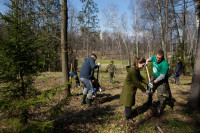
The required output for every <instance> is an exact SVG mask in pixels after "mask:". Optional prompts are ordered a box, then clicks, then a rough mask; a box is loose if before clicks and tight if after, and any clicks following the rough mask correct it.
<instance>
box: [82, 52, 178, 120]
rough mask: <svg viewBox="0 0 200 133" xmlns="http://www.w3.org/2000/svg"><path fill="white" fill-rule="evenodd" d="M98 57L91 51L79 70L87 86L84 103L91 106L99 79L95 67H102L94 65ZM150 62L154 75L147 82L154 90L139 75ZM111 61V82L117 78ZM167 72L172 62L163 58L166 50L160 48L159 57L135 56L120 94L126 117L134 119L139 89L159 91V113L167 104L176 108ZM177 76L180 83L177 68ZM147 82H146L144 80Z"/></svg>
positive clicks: (150, 92)
mask: <svg viewBox="0 0 200 133" xmlns="http://www.w3.org/2000/svg"><path fill="white" fill-rule="evenodd" d="M96 59H97V56H96V55H95V54H92V55H91V56H90V57H88V58H87V59H85V61H84V62H83V64H82V67H81V69H80V81H81V82H82V83H83V85H84V90H83V95H82V100H81V103H82V104H87V106H88V107H90V106H92V103H91V101H92V92H93V88H94V84H92V83H93V82H94V81H95V80H96V79H95V78H94V69H96V68H99V67H100V66H101V64H100V63H97V64H95V61H96ZM148 62H152V65H153V73H152V76H151V81H150V82H149V83H147V86H148V88H150V89H151V90H153V91H150V90H149V89H148V88H146V86H145V87H144V86H143V84H142V83H145V80H144V78H143V77H142V76H141V75H140V69H142V68H143V67H144V66H146V65H147V64H148ZM113 63H114V62H113V61H111V64H110V65H108V67H107V69H106V71H108V69H110V82H111V83H112V78H113V77H114V73H115V71H116V67H115V66H114V64H113ZM168 71H169V64H168V62H167V61H166V60H165V58H164V51H163V50H159V51H158V52H157V53H156V56H152V57H149V58H148V59H147V60H145V59H144V58H136V59H135V61H134V65H133V66H132V67H130V68H128V69H127V76H126V79H125V82H124V85H123V88H122V92H121V94H120V99H119V101H120V103H121V104H122V105H124V107H125V117H126V120H128V121H130V120H132V118H133V117H132V116H133V114H132V110H131V108H132V106H134V105H135V96H136V92H137V88H139V89H140V90H141V91H142V92H144V93H146V94H147V96H148V95H151V94H152V93H154V92H155V91H156V90H157V97H158V103H159V105H158V113H159V114H162V112H163V110H164V108H165V106H166V105H167V104H168V105H169V106H170V107H172V108H173V105H174V104H173V103H174V100H173V98H172V94H171V91H170V86H169V82H168V78H169V77H168ZM175 74H176V75H175V76H174V78H175V79H176V81H177V82H179V75H180V72H177V71H176V70H175ZM145 84H146V83H145ZM87 94H88V98H87V101H86V97H87Z"/></svg>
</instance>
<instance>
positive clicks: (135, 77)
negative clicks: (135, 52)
mask: <svg viewBox="0 0 200 133" xmlns="http://www.w3.org/2000/svg"><path fill="white" fill-rule="evenodd" d="M145 63H146V60H145V59H144V58H136V59H135V62H134V67H131V68H128V70H127V71H128V73H127V76H126V79H125V83H124V85H123V88H122V92H121V95H120V103H121V104H123V105H124V106H125V117H126V120H128V121H131V120H132V114H131V111H132V110H131V107H132V106H134V105H135V95H136V91H137V88H139V89H140V90H141V91H142V92H144V93H145V92H146V93H147V94H150V91H149V90H146V89H145V88H144V86H143V85H142V84H141V83H142V82H144V79H143V77H142V76H141V75H140V69H141V68H143V67H144V65H145Z"/></svg>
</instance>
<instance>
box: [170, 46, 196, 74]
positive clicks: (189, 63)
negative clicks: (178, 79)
mask: <svg viewBox="0 0 200 133" xmlns="http://www.w3.org/2000/svg"><path fill="white" fill-rule="evenodd" d="M185 45H186V44H185V43H181V44H180V45H179V47H178V50H177V52H176V53H175V54H174V55H173V56H172V58H171V61H170V73H171V74H173V73H174V69H175V67H176V65H177V60H178V59H180V61H181V62H182V67H183V68H182V72H183V74H184V75H189V74H190V72H191V70H192V69H193V67H194V56H193V55H192V56H190V55H188V53H187V50H186V49H185ZM184 57H185V59H184Z"/></svg>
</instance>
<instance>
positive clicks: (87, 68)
mask: <svg viewBox="0 0 200 133" xmlns="http://www.w3.org/2000/svg"><path fill="white" fill-rule="evenodd" d="M96 59H97V56H96V55H95V54H92V55H91V57H88V58H87V59H85V61H84V62H83V64H82V66H81V69H80V80H81V82H82V83H83V84H84V90H83V96H82V100H81V103H82V104H85V103H86V101H85V100H86V97H87V94H88V99H87V106H88V107H90V106H92V104H91V101H92V91H93V85H92V79H94V69H96V68H98V67H100V66H101V64H100V63H97V65H96V64H95V61H96Z"/></svg>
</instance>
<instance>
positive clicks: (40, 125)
mask: <svg viewBox="0 0 200 133" xmlns="http://www.w3.org/2000/svg"><path fill="white" fill-rule="evenodd" d="M38 132H42V133H53V121H47V122H37V121H35V122H33V123H32V124H29V126H27V127H26V128H25V129H23V130H21V131H20V132H19V133H38Z"/></svg>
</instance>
